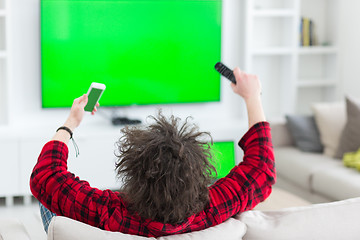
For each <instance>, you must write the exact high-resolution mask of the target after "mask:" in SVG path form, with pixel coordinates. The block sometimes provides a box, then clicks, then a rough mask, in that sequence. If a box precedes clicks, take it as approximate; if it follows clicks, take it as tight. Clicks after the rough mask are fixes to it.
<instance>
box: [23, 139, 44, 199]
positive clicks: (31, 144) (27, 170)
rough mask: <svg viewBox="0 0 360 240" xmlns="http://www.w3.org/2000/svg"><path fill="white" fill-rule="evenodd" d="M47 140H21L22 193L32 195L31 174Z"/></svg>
mask: <svg viewBox="0 0 360 240" xmlns="http://www.w3.org/2000/svg"><path fill="white" fill-rule="evenodd" d="M45 143H46V140H43V139H42V138H23V139H21V140H20V166H19V169H20V176H19V181H20V194H21V195H24V196H26V195H30V194H31V191H30V175H31V172H32V170H33V168H34V166H35V164H36V162H37V159H38V157H39V154H40V152H41V149H42V147H43V146H44V144H45Z"/></svg>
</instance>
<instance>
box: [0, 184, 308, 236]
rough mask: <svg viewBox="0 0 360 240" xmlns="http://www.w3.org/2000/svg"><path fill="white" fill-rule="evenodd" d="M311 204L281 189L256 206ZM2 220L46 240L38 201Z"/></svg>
mask: <svg viewBox="0 0 360 240" xmlns="http://www.w3.org/2000/svg"><path fill="white" fill-rule="evenodd" d="M309 204H311V203H310V202H308V201H306V200H304V199H302V198H300V197H298V196H296V195H294V194H291V193H289V192H287V191H284V190H282V189H280V188H276V187H275V188H273V192H272V194H271V195H270V197H269V198H268V199H266V200H265V201H264V202H263V203H260V204H259V205H258V206H256V208H255V209H256V210H278V209H281V208H287V207H298V206H305V205H309ZM0 218H2V219H7V218H15V219H18V220H20V221H21V222H22V223H23V224H24V226H25V228H26V231H27V232H28V233H29V235H30V239H34V240H46V239H47V236H46V233H45V231H44V229H43V226H42V222H41V218H40V211H39V205H38V203H37V202H36V201H32V203H31V204H29V205H24V204H14V205H13V206H11V207H6V206H0Z"/></svg>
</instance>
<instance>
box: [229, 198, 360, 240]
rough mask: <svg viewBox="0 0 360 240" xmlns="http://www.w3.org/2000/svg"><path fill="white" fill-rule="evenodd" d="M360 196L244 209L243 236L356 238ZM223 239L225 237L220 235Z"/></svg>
mask: <svg viewBox="0 0 360 240" xmlns="http://www.w3.org/2000/svg"><path fill="white" fill-rule="evenodd" d="M359 212H360V198H355V199H349V200H345V201H339V202H333V203H325V204H315V205H310V206H305V207H294V208H287V209H282V210H279V211H248V212H244V213H242V214H239V215H237V216H236V219H239V220H240V221H242V222H244V223H245V224H246V226H247V232H246V234H245V236H244V240H265V239H266V240H285V239H301V240H302V239H326V240H339V239H351V240H355V239H359V236H360V228H359V227H358V223H359V222H360V214H359ZM224 240H225V238H224Z"/></svg>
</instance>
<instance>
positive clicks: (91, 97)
mask: <svg viewBox="0 0 360 240" xmlns="http://www.w3.org/2000/svg"><path fill="white" fill-rule="evenodd" d="M105 88H106V86H105V84H102V83H96V82H93V83H91V85H90V88H89V90H88V92H87V95H88V103H87V104H86V106H85V108H84V110H85V111H87V112H92V111H93V110H94V107H95V105H96V103H97V102H98V101H99V99H100V97H101V95H102V94H103V92H104V91H105Z"/></svg>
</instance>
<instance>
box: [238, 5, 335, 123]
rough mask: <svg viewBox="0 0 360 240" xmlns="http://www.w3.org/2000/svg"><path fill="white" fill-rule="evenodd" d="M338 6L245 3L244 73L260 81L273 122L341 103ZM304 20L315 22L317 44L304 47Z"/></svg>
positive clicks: (268, 114) (265, 103) (266, 108)
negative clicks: (316, 105) (322, 103)
mask: <svg viewBox="0 0 360 240" xmlns="http://www.w3.org/2000/svg"><path fill="white" fill-rule="evenodd" d="M337 1H339V0H316V1H312V0H245V13H246V20H245V70H246V71H248V72H251V73H254V74H257V75H258V76H259V78H260V80H261V82H262V87H263V96H262V97H263V100H264V101H263V102H264V105H265V106H264V108H265V111H266V114H267V116H269V118H277V117H279V116H284V115H285V114H294V113H298V114H309V113H311V104H312V103H313V102H319V101H334V100H336V99H337V98H338V95H339V93H338V89H339V74H338V72H339V71H338V65H339V64H338V63H339V59H338V58H339V57H338V55H339V54H338V49H337V46H336V44H337V41H336V30H337V26H336V24H337V21H336V16H337V15H336V14H335V10H336V7H337ZM301 17H307V18H311V19H312V20H313V22H314V25H315V33H316V36H317V39H318V43H319V44H318V45H316V46H311V47H301V46H300V22H301Z"/></svg>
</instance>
